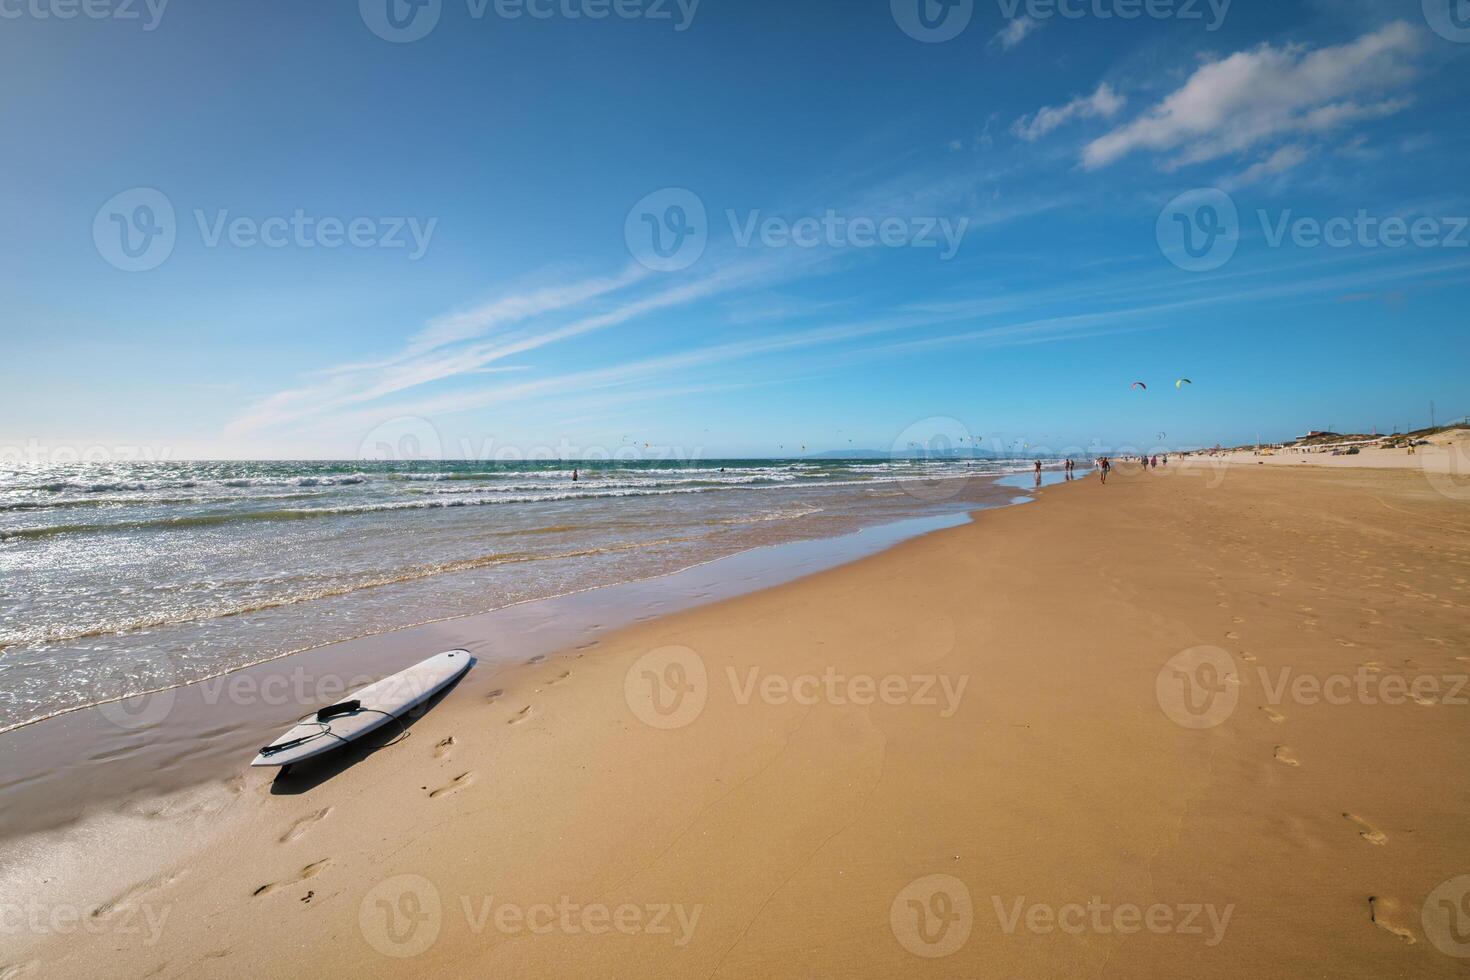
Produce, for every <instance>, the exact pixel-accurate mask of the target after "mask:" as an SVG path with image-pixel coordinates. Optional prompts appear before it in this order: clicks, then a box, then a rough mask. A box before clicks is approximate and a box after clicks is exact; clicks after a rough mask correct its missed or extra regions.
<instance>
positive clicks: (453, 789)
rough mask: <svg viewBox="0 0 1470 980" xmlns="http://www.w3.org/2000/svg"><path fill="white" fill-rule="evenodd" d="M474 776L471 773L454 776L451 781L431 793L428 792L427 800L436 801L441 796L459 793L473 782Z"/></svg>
mask: <svg viewBox="0 0 1470 980" xmlns="http://www.w3.org/2000/svg"><path fill="white" fill-rule="evenodd" d="M474 776H475V774H474V773H472V772H462V773H460V774H459V775H458V776H455V777H454V778H453V779H451V780H450V781H449V782H447V783H445V784H444V785H443V786H440V787H439V788H438V789H436V790H433V791H432V792H430V793H429V799H431V800H437V799H438V798H439V797H441V796H448V795H449V794H450V793H457V792H459V791H460V790H462V789H464V788H465V787H466V786H468V785H469V784H470V783H472V782H474V781H475V779H474Z"/></svg>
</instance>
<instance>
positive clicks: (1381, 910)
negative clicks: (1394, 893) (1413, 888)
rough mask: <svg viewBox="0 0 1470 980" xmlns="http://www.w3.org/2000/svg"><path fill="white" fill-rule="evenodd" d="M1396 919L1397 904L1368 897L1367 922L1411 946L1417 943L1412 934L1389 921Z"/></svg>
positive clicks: (1390, 900) (1387, 899) (1383, 899)
mask: <svg viewBox="0 0 1470 980" xmlns="http://www.w3.org/2000/svg"><path fill="white" fill-rule="evenodd" d="M1397 917H1398V903H1397V902H1395V901H1394V900H1393V899H1391V898H1379V897H1378V896H1377V895H1369V896H1368V920H1369V921H1370V922H1372V923H1373V924H1374V925H1375V926H1377V927H1378V928H1380V929H1382V930H1383V931H1384V932H1387V933H1389V934H1390V935H1393V936H1395V937H1397V938H1398V939H1400V940H1402V941H1403V942H1404V943H1406V944H1408V945H1410V946H1412V945H1414V943H1416V942H1418V940H1417V939H1415V938H1414V934H1413V933H1412V932H1410V931H1409V930H1408V929H1405V928H1404V927H1403V926H1400V925H1395V924H1394V923H1393V922H1392V921H1390V920H1391V919H1395V918H1397Z"/></svg>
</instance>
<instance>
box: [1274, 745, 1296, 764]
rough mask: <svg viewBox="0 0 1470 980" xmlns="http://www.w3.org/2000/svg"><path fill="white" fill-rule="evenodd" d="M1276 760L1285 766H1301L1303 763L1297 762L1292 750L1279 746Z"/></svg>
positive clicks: (1275, 756)
mask: <svg viewBox="0 0 1470 980" xmlns="http://www.w3.org/2000/svg"><path fill="white" fill-rule="evenodd" d="M1274 758H1275V759H1276V761H1277V762H1279V763H1281V764H1282V765H1283V766H1299V765H1301V763H1300V762H1298V761H1297V758H1296V756H1295V755H1293V754H1292V751H1291V749H1289V748H1287V747H1286V746H1284V745H1278V746H1276V753H1275V755H1274Z"/></svg>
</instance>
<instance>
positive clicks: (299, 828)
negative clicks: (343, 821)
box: [281, 807, 332, 844]
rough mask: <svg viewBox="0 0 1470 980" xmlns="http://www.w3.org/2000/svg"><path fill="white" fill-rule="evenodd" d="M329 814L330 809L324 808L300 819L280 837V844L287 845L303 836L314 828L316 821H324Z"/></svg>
mask: <svg viewBox="0 0 1470 980" xmlns="http://www.w3.org/2000/svg"><path fill="white" fill-rule="evenodd" d="M331 812H332V808H331V807H324V808H322V809H320V810H318V811H317V812H315V813H312V814H308V815H307V816H304V817H302V818H301V819H300V820H298V821H296V822H295V823H293V824H292V825H291V827H290V829H289V830H287V831H286V832H285V833H284V834H282V835H281V843H282V844H289V843H291V842H292V841H293V840H296V839H297V838H298V837H300V836H301V835H302V834H305V833H306V832H307V831H308V830H310V829H311V828H312V827H313V826H315V825H316V823H317V821H319V820H323V819H325V818H326V816H327V814H329V813H331Z"/></svg>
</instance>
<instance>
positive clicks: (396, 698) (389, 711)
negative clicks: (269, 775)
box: [250, 650, 474, 766]
mask: <svg viewBox="0 0 1470 980" xmlns="http://www.w3.org/2000/svg"><path fill="white" fill-rule="evenodd" d="M472 663H474V658H473V657H471V656H470V654H469V651H467V650H450V651H449V652H447V653H441V654H438V655H437V656H433V657H430V658H429V659H428V660H425V661H423V662H422V663H417V664H414V665H413V666H412V667H410V668H408V669H407V670H403V671H400V672H398V673H396V674H394V675H393V676H392V677H385V678H383V679H382V680H380V681H377V682H375V683H372V684H369V685H368V686H367V687H364V688H362V689H361V690H358V691H354V692H352V693H351V694H349V695H347V696H346V697H345V698H343V699H342V700H340V701H338V702H336V703H335V704H332V705H328V706H327V707H325V708H322V709H321V710H320V711H317V712H316V713H315V714H311V715H307V716H306V717H305V718H303V719H301V720H300V721H299V722H297V723H296V724H295V725H294V726H293V727H292V728H291V729H290V730H288V731H287V732H285V734H283V735H282V736H281V737H280V738H278V739H276V740H275V741H274V742H272V743H271V744H269V745H267V746H266V747H265V748H263V749H261V750H260V754H259V755H257V756H256V757H255V760H254V761H253V762H251V763H250V764H251V765H252V766H289V765H290V764H291V763H293V762H302V761H304V760H306V759H311V758H315V757H316V756H319V755H321V754H322V753H323V752H330V751H332V750H333V749H337V748H341V747H342V746H344V745H346V744H347V743H348V742H351V741H353V740H354V739H359V738H362V737H363V736H364V735H366V734H368V733H369V732H372V731H376V730H377V729H379V728H382V727H383V726H384V725H386V724H388V723H389V722H393V721H396V720H398V719H400V718H402V717H403V716H404V715H405V714H407V713H408V712H409V711H412V710H413V709H414V708H416V707H418V706H419V705H420V704H423V703H424V702H425V701H427V700H429V699H430V698H432V697H433V696H434V695H436V694H438V693H439V692H440V691H442V690H444V689H445V688H446V687H448V686H449V685H450V684H452V683H454V682H455V681H456V680H457V679H458V678H459V677H461V676H462V675H463V674H464V672H465V671H467V670H469V669H470V665H471V664H472Z"/></svg>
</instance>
